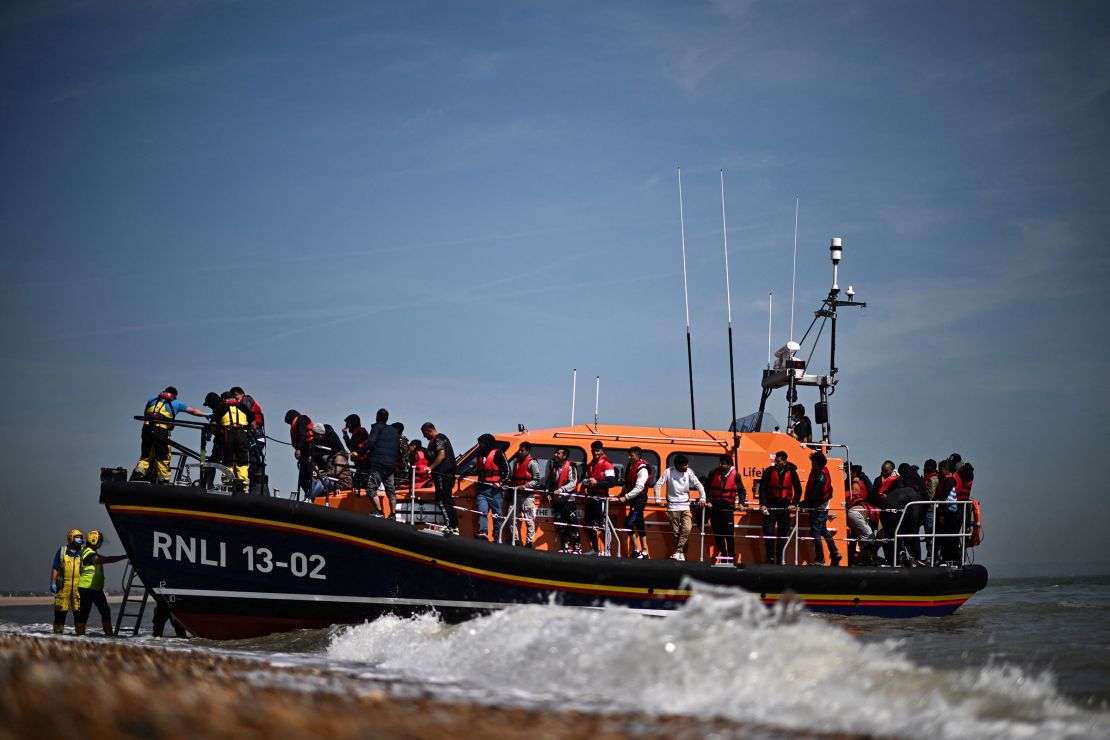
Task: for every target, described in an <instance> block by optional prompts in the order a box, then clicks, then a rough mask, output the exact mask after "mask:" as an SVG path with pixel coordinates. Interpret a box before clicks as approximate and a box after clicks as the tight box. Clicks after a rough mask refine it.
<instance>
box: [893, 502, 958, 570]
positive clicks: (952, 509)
mask: <svg viewBox="0 0 1110 740" xmlns="http://www.w3.org/2000/svg"><path fill="white" fill-rule="evenodd" d="M941 506H944V507H947V511H948V512H949V513H953V514H954V513H956V512H957V511H960V512H961V513H962V516H961V517H960V522H959V526H958V528H957V529H956V530H955V531H952V532H938V531H937V526H938V524H939V522H938V521H937V513H938V512H937V509H938V508H939V507H941ZM972 506H973V502H972V501H970V500H967V501H959V500H957V501H910V502H909V503H907V504H906V507H905V508H904V509H902V510H901V514H900V515H899V517H898V526H897V527H895V529H894V537H893V540H894V543H895V553H896V554H895V559H897V556H898V553H901V543H902V542H903V541H908V540H911V539H916V540H919V541H920V539H921V535H920V533H918V532H914V533H912V534H899V532H901V530H902V523H903V522H904V521H905V519H906V513H907V512H908V511H909V510H910V507H915V508H924V509H928V511H929V512H930V513H932V515H933V525H932V526H931V527H929V528H928V529H929V530H930V531H929V532H928V533H927V534H926V535H925V537H926V539H928V540H929V542H930V546H929V565H930V566H933V565H936V558H937V539H938V538H940V539H953V538H959V541H960V560H959V562H960V564H962V563H964V562H965V561H966V560H967V545H968V542H969V541H970V540H971V527H969V526H968V524H969V523H970V516H969V514H973V510H972V509H971V507H972ZM922 523H924V522H922ZM919 528H920V527H915V529H919Z"/></svg>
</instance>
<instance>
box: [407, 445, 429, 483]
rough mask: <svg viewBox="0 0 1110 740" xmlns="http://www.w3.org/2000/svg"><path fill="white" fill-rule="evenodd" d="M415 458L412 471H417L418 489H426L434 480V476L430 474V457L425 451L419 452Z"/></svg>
mask: <svg viewBox="0 0 1110 740" xmlns="http://www.w3.org/2000/svg"><path fill="white" fill-rule="evenodd" d="M413 457H414V458H415V459H414V460H413V461H412V469H413V470H415V471H416V487H417V488H426V487H427V485H428V484H429V483H430V482H431V480H432V475H431V473H429V472H428V456H427V455H425V454H424V450H417V451H416V454H415V455H414V456H413Z"/></svg>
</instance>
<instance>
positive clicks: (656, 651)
mask: <svg viewBox="0 0 1110 740" xmlns="http://www.w3.org/2000/svg"><path fill="white" fill-rule="evenodd" d="M1108 607H1110V578H1103V579H1099V578H1093V579H1091V578H1088V579H1035V580H1031V579H1025V580H1013V581H999V582H996V583H992V584H991V586H990V587H989V588H988V589H987V590H986V591H984V592H983V593H981V594H979V595H977V596H975V597H974V598H973V599H972V600H971V601H970V602H969V603H968V604H967V605H965V606H964V607H963V608H961V609H960V611H959V612H957V613H956V614H955V615H953V616H950V617H942V618H918V619H909V620H885V619H876V618H857V617H852V618H840V617H827V616H820V615H814V614H810V613H808V612H806V611H805V610H804V609H803V608H801V607H800V606H798V605H786V606H778V607H776V608H774V609H767V608H765V607H764V606H763V605H762V604H760V603H759V601H758V600H757V599H755V598H754V597H753V596H751V595H749V594H744V593H737V592H735V591H731V590H718V589H713V588H705V587H699V588H697V590H696V592H695V596H694V597H693V598H691V599H690V601H689V602H688V603H687V604H686V605H685V606H684V607H683V608H682V609H680V610H678V611H676V612H675V613H673V614H671V615H669V616H665V617H659V618H655V617H644V616H641V615H638V614H634V613H631V612H629V611H627V610H625V609H619V608H607V609H597V610H583V609H572V608H567V607H559V606H519V607H512V608H509V609H506V610H503V611H500V612H497V613H495V614H492V615H490V616H487V617H481V618H477V619H474V620H471V621H468V622H464V623H462V624H458V625H447V624H444V623H442V622H441V621H440V620H439V619H437V618H436V617H435V616H434V615H424V616H419V617H415V618H411V619H401V618H397V617H382V618H380V619H377V620H375V621H373V622H369V623H366V624H361V625H354V626H349V627H336V628H332V629H328V630H306V631H300V632H294V633H289V634H284V635H271V636H269V637H264V638H259V639H254V640H244V641H236V642H211V641H205V640H199V639H192V640H188V641H183V640H166V641H157V640H155V639H154V638H152V637H140V638H138V639H137V642H138V643H144V644H160V645H165V646H167V647H171V646H172V648H173V649H175V650H180V651H186V652H187V651H205V652H217V653H221V654H228V655H234V656H237V657H246V658H250V659H252V660H255V661H257V662H258V664H259V669H258V670H257V671H255V672H254V673H252V675H251V676H250V677H249V678H250V680H252V681H255V682H258V683H260V684H264V683H268V682H269V683H278V682H281V681H289V680H290V679H289V677H288V674H282V673H281V672H278V671H269V672H268V671H267V668H268V667H272V666H287V665H294V666H303V667H312V668H316V669H320V670H317V671H314V672H313V673H312V675H311V676H306V677H305V678H299V679H296V680H297V681H298V682H299V683H298V685H297V688H300V689H304V690H322V691H326V690H329V687H330V686H332V685H334V681H338V680H341V681H342V682H344V685H348V686H349V685H350V683H351V682H354V683H355V685H356V686H359V685H362V686H365V687H366V688H367V690H372V689H380V688H383V687H384V688H386V689H387V690H390V691H393V692H394V693H396V694H398V695H421V696H433V697H437V698H440V699H444V700H448V701H468V702H476V703H483V704H497V705H509V706H522V707H532V708H541V709H544V710H545V711H560V710H566V709H576V710H580V711H587V712H594V711H619V712H620V711H627V712H633V713H637V714H648V715H663V714H666V715H682V716H689V717H696V718H699V719H711V718H721V719H725V720H731V721H735V722H738V723H742V724H744V725H749V726H750V725H753V724H754V725H758V726H761V727H766V728H775V729H781V730H784V731H787V732H789V731H792V730H797V731H803V732H847V733H861V734H881V735H888V736H889V735H893V736H902V737H930V738H937V737H959V738H967V737H1030V738H1032V737H1037V738H1048V737H1075V738H1091V737H1110V619H1107V617H1106V614H1107V611H1106V610H1107V608H1108ZM32 614H34V615H37V616H32ZM49 614H50V612H49V606H44V607H9V608H5V609H0V629H3V630H7V631H18V632H23V633H32V634H44V635H46V634H49V632H50V626H49V624H48V621H49ZM69 639H76V638H69ZM85 639H89V638H85Z"/></svg>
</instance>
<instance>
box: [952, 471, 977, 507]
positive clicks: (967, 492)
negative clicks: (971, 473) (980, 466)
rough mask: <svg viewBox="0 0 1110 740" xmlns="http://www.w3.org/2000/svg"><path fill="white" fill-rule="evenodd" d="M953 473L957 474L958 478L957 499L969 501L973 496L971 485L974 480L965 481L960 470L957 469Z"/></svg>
mask: <svg viewBox="0 0 1110 740" xmlns="http://www.w3.org/2000/svg"><path fill="white" fill-rule="evenodd" d="M952 475H953V476H955V478H956V500H957V501H967V500H968V499H970V498H971V486H972V484H973V483H974V481H971V482H968V481H965V480H964V479H963V476H961V475H960V471H959V470H957V471H956V472H955V473H953V474H952Z"/></svg>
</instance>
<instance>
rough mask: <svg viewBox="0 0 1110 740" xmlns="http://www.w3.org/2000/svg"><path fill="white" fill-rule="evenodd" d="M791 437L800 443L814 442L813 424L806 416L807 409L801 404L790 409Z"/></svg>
mask: <svg viewBox="0 0 1110 740" xmlns="http://www.w3.org/2000/svg"><path fill="white" fill-rule="evenodd" d="M790 436H791V437H793V438H794V439H796V440H798V441H799V442H806V443H808V442H812V441H813V422H811V421H810V420H809V417H808V416H806V407H805V406H803V405H802V404H800V403H796V404H794V405H793V406H791V407H790Z"/></svg>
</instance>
